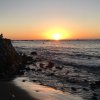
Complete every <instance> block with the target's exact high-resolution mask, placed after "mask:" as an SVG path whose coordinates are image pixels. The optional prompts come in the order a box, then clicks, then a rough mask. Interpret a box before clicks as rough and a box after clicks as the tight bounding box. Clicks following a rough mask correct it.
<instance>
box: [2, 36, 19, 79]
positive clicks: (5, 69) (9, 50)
mask: <svg viewBox="0 0 100 100" xmlns="http://www.w3.org/2000/svg"><path fill="white" fill-rule="evenodd" d="M19 65H20V57H19V55H18V54H17V52H16V51H15V49H14V47H13V46H12V44H11V40H10V39H3V38H0V77H9V76H10V75H12V74H13V73H15V72H16V70H17V69H18V66H19Z"/></svg>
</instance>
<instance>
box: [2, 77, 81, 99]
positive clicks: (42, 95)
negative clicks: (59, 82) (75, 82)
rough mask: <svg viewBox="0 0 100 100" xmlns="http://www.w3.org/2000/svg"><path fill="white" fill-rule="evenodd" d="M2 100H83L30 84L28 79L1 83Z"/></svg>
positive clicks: (20, 78)
mask: <svg viewBox="0 0 100 100" xmlns="http://www.w3.org/2000/svg"><path fill="white" fill-rule="evenodd" d="M0 100H82V98H81V97H79V96H76V95H72V94H70V93H63V92H62V91H60V90H55V89H53V88H50V87H47V86H42V85H39V84H36V83H32V82H29V80H28V78H26V77H19V78H16V79H14V80H13V81H9V82H8V81H0Z"/></svg>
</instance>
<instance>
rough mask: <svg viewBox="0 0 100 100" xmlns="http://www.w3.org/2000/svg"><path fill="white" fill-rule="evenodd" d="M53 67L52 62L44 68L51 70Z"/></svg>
mask: <svg viewBox="0 0 100 100" xmlns="http://www.w3.org/2000/svg"><path fill="white" fill-rule="evenodd" d="M53 67H54V63H53V62H49V63H48V65H47V66H46V68H49V69H51V68H53Z"/></svg>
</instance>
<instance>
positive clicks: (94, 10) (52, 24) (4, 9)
mask: <svg viewBox="0 0 100 100" xmlns="http://www.w3.org/2000/svg"><path fill="white" fill-rule="evenodd" d="M0 33H3V34H4V37H6V38H10V39H19V40H20V39H29V40H30V39H53V38H54V37H55V36H57V35H55V34H59V36H60V38H61V39H87V38H90V39H95V38H99V39H100V0H0Z"/></svg>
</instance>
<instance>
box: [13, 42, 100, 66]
mask: <svg viewBox="0 0 100 100" xmlns="http://www.w3.org/2000/svg"><path fill="white" fill-rule="evenodd" d="M12 43H13V46H14V47H15V48H16V50H17V51H21V52H24V53H26V54H30V52H32V51H36V52H37V53H38V54H40V55H41V56H44V57H46V58H49V59H52V60H54V61H55V62H58V63H60V64H66V65H72V66H80V67H81V66H83V67H100V40H67V41H45V40H44V41H12Z"/></svg>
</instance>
